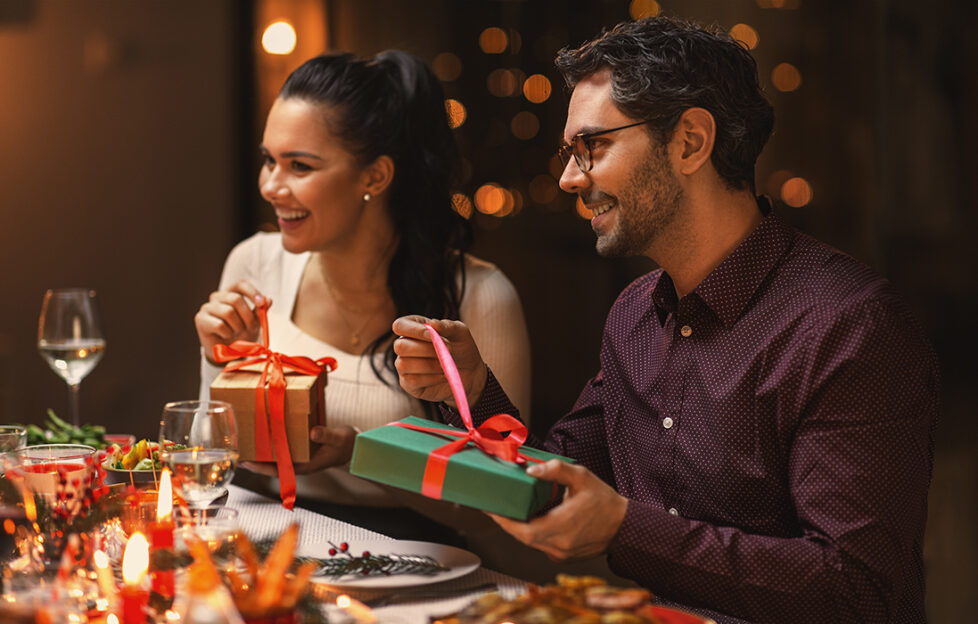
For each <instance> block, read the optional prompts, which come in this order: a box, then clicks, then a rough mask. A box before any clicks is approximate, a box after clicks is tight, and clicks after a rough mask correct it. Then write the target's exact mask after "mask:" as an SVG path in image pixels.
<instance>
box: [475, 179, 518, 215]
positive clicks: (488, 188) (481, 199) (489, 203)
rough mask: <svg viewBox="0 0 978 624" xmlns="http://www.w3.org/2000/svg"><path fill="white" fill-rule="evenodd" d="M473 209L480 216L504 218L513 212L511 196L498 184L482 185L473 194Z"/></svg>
mask: <svg viewBox="0 0 978 624" xmlns="http://www.w3.org/2000/svg"><path fill="white" fill-rule="evenodd" d="M475 209H476V210H478V211H479V212H481V213H482V214H487V215H496V216H505V215H507V214H509V213H510V212H511V211H512V210H513V196H512V194H511V193H510V192H509V191H508V190H506V189H504V188H503V187H501V186H499V185H498V184H495V183H493V182H489V183H487V184H483V185H482V186H480V187H479V189H478V190H477V191H476V192H475Z"/></svg>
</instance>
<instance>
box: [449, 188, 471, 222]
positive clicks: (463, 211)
mask: <svg viewBox="0 0 978 624" xmlns="http://www.w3.org/2000/svg"><path fill="white" fill-rule="evenodd" d="M452 209H453V210H454V211H455V212H457V213H459V214H460V215H462V216H463V217H465V218H466V219H468V218H469V217H471V216H472V200H471V199H469V196H468V195H466V194H465V193H455V194H453V195H452Z"/></svg>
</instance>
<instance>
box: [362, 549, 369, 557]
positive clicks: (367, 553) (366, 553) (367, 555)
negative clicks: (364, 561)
mask: <svg viewBox="0 0 978 624" xmlns="http://www.w3.org/2000/svg"><path fill="white" fill-rule="evenodd" d="M361 556H363V557H369V556H370V551H369V550H365V551H363V555H361Z"/></svg>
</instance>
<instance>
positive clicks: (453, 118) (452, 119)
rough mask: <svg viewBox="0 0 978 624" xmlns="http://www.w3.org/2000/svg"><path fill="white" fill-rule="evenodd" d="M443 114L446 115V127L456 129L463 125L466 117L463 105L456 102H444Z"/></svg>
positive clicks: (449, 100) (450, 100)
mask: <svg viewBox="0 0 978 624" xmlns="http://www.w3.org/2000/svg"><path fill="white" fill-rule="evenodd" d="M445 112H446V113H447V114H448V125H449V126H450V127H452V128H458V127H459V126H461V125H462V124H464V123H465V117H466V115H467V113H466V110H465V105H464V104H462V103H461V102H459V101H458V100H453V99H447V100H445Z"/></svg>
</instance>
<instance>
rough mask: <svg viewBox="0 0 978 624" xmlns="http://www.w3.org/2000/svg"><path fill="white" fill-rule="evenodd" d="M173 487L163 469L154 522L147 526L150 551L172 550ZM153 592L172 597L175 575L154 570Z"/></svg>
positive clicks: (152, 576)
mask: <svg viewBox="0 0 978 624" xmlns="http://www.w3.org/2000/svg"><path fill="white" fill-rule="evenodd" d="M172 513H173V486H172V485H171V484H170V471H169V470H168V469H166V468H164V469H163V474H162V475H161V477H160V492H159V497H158V498H157V503H156V522H151V523H150V525H149V545H150V548H152V550H153V551H154V552H155V551H159V550H169V551H172V550H173V529H174V524H173V515H172ZM150 579H151V586H152V589H153V591H154V592H156V593H157V594H160V595H162V596H167V597H170V596H173V592H174V586H175V574H174V571H173V570H157V569H154V570H153V571H152V573H151V574H150Z"/></svg>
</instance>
